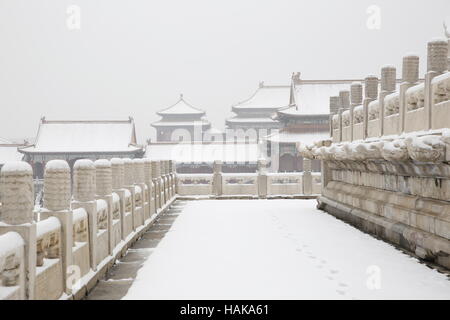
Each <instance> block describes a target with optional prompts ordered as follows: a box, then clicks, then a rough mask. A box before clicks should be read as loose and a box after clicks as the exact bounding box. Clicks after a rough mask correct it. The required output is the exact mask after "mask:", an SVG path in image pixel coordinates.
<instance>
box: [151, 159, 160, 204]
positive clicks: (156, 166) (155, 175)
mask: <svg viewBox="0 0 450 320" xmlns="http://www.w3.org/2000/svg"><path fill="white" fill-rule="evenodd" d="M152 179H153V186H154V187H155V213H158V210H159V209H161V207H162V206H161V167H160V162H159V161H157V160H152Z"/></svg>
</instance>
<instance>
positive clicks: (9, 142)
mask: <svg viewBox="0 0 450 320" xmlns="http://www.w3.org/2000/svg"><path fill="white" fill-rule="evenodd" d="M12 143H13V142H12V141H9V140H7V139H3V138H0V144H12Z"/></svg>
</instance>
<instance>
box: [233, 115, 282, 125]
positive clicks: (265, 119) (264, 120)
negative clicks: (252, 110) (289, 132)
mask: <svg viewBox="0 0 450 320" xmlns="http://www.w3.org/2000/svg"><path fill="white" fill-rule="evenodd" d="M226 122H227V123H240V124H242V123H271V124H272V123H277V122H278V121H276V120H274V119H272V118H269V117H261V118H244V117H233V118H229V119H227V120H226Z"/></svg>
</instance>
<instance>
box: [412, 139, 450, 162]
mask: <svg viewBox="0 0 450 320" xmlns="http://www.w3.org/2000/svg"><path fill="white" fill-rule="evenodd" d="M405 143H406V147H407V148H408V154H409V156H410V157H411V159H413V160H416V161H419V162H439V161H443V160H444V158H445V143H444V142H443V141H442V140H441V137H440V136H423V137H408V138H406V140H405Z"/></svg>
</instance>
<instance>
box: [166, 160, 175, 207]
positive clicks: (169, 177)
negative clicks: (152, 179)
mask: <svg viewBox="0 0 450 320" xmlns="http://www.w3.org/2000/svg"><path fill="white" fill-rule="evenodd" d="M170 162H171V161H170V160H167V161H166V166H167V169H166V171H167V181H168V188H167V201H169V200H170V199H172V195H173V191H172V189H173V188H172V183H173V180H172V165H171V163H170Z"/></svg>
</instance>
